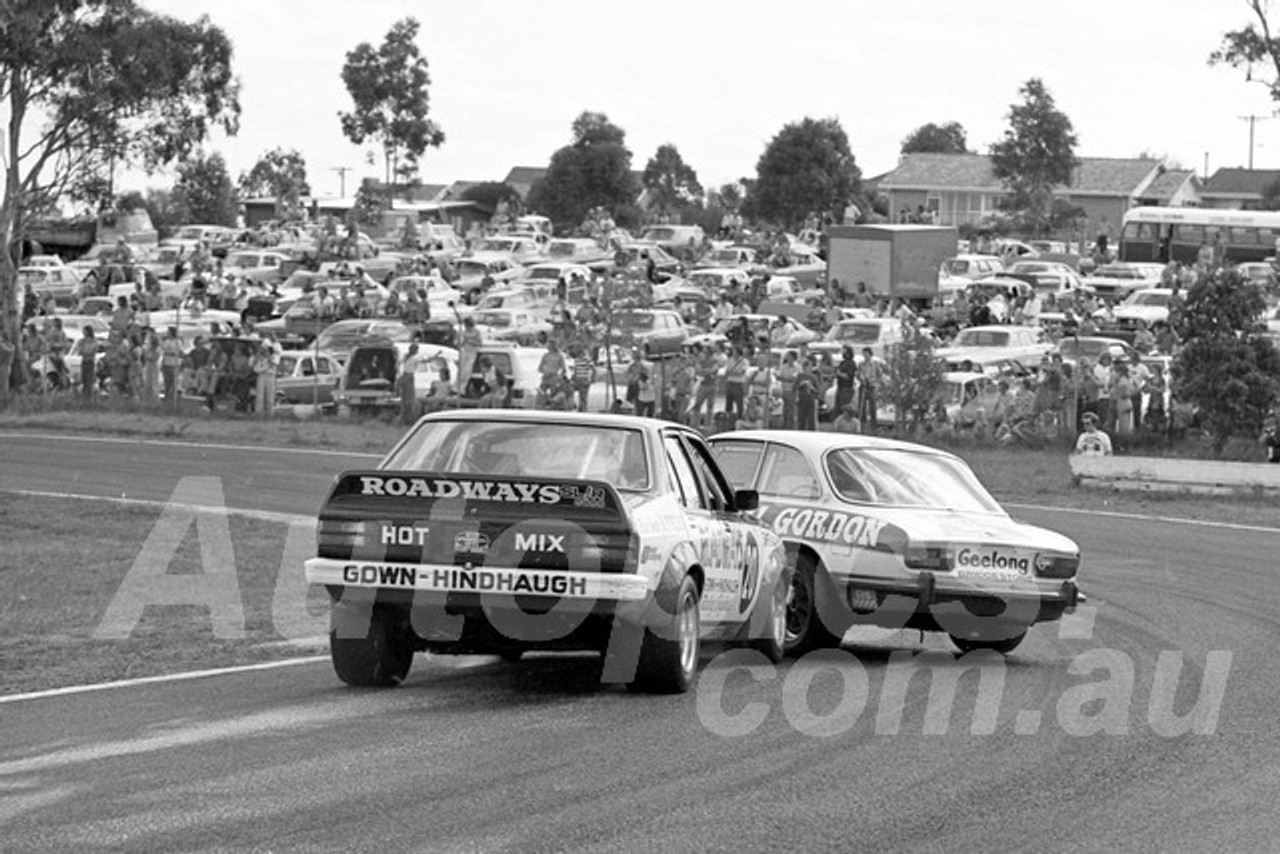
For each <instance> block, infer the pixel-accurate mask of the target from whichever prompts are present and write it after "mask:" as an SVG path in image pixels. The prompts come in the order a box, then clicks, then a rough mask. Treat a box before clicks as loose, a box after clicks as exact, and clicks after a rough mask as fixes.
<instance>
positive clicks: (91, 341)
mask: <svg viewBox="0 0 1280 854" xmlns="http://www.w3.org/2000/svg"><path fill="white" fill-rule="evenodd" d="M81 334H82V335H83V337H82V338H81V394H83V396H84V399H86V401H93V399H95V398H96V397H97V335H96V334H95V333H93V326H84V329H83V330H82V333H81Z"/></svg>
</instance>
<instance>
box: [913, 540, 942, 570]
mask: <svg viewBox="0 0 1280 854" xmlns="http://www.w3.org/2000/svg"><path fill="white" fill-rule="evenodd" d="M902 562H903V563H904V564H905V565H906V567H907V569H923V570H928V571H930V572H950V571H951V558H950V556H949V555H948V553H947V548H946V546H935V545H929V544H927V543H912V542H908V543H907V544H906V546H905V547H904V549H903V551H902Z"/></svg>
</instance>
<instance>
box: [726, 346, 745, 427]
mask: <svg viewBox="0 0 1280 854" xmlns="http://www.w3.org/2000/svg"><path fill="white" fill-rule="evenodd" d="M747 368H748V362H747V357H746V355H745V354H744V353H743V351H742V347H741V346H735V347H734V348H733V352H732V353H731V354H730V356H729V361H728V362H727V363H726V364H725V368H724V411H725V415H726V416H727V417H728V418H729V419H730V422H731V423H732V422H735V421H737V420H739V419H741V418H742V417H743V415H742V410H743V403H744V400H745V397H746V389H747Z"/></svg>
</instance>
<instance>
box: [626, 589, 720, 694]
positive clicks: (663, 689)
mask: <svg viewBox="0 0 1280 854" xmlns="http://www.w3.org/2000/svg"><path fill="white" fill-rule="evenodd" d="M701 634H702V623H701V620H700V617H699V615H698V584H697V582H696V581H694V579H693V576H691V575H686V576H685V577H684V578H683V579H682V580H681V582H680V587H679V589H678V590H677V591H676V596H675V605H674V607H673V608H672V612H671V614H669V615H668V621H667V624H666V625H665V626H663V627H662V631H661V632H660V633H655V632H653V631H646V632H645V634H644V641H643V643H642V644H641V646H640V660H639V662H638V663H637V665H636V678H635V680H634V681H632V682H631V683H629V684H628V685H627V687H628V688H630V689H631V690H633V691H647V692H650V693H654V694H681V693H684V692H685V691H688V690H689V687H690V686H691V685H692V684H693V677H694V675H695V674H696V673H697V671H698V655H699V653H700V652H701V637H700V636H701Z"/></svg>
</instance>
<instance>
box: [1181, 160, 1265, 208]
mask: <svg viewBox="0 0 1280 854" xmlns="http://www.w3.org/2000/svg"><path fill="white" fill-rule="evenodd" d="M1277 181H1280V169H1239V168H1232V169H1219V170H1218V171H1217V172H1214V173H1213V174H1212V175H1210V176H1209V180H1208V181H1206V182H1205V184H1204V189H1203V190H1201V192H1200V197H1201V199H1203V203H1204V206H1205V207H1206V208H1235V209H1237V210H1239V209H1242V208H1256V207H1258V206H1259V205H1260V204H1262V198H1263V196H1265V195H1266V191H1267V188H1268V187H1269V186H1271V185H1272V184H1274V183H1276V182H1277Z"/></svg>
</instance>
